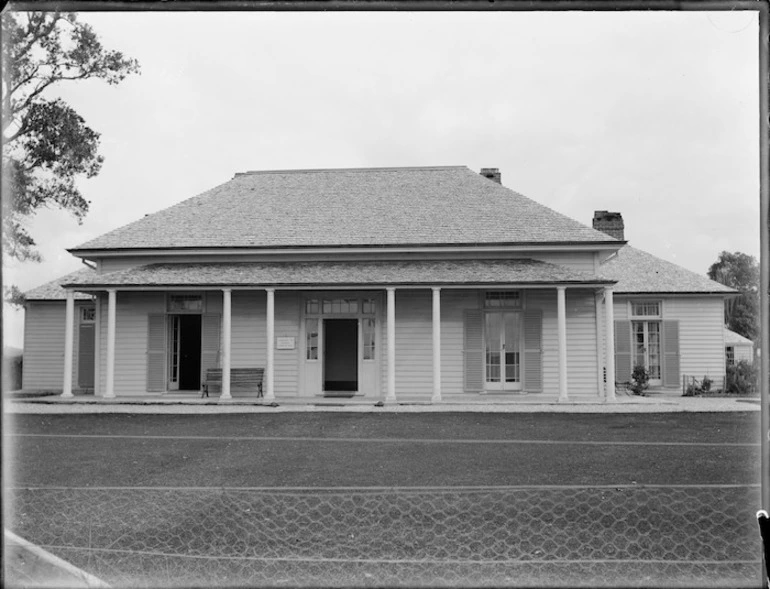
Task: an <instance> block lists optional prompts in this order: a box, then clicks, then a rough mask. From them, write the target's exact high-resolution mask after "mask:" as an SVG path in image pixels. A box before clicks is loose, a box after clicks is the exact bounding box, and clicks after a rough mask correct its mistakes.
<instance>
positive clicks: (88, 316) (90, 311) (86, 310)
mask: <svg viewBox="0 0 770 589" xmlns="http://www.w3.org/2000/svg"><path fill="white" fill-rule="evenodd" d="M80 318H81V320H82V321H84V322H88V323H90V322H91V321H95V320H96V309H95V308H94V307H83V308H82V309H81V310H80Z"/></svg>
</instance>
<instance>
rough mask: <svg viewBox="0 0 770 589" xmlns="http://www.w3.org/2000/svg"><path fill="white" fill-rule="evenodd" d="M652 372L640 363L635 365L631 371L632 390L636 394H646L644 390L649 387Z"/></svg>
mask: <svg viewBox="0 0 770 589" xmlns="http://www.w3.org/2000/svg"><path fill="white" fill-rule="evenodd" d="M649 380H650V374H649V372H647V369H646V368H645V367H644V366H641V365H640V364H637V365H636V366H634V371H633V372H632V373H631V390H632V391H633V392H634V394H635V395H644V391H646V390H647V387H649V386H650V385H649Z"/></svg>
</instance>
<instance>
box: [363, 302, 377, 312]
mask: <svg viewBox="0 0 770 589" xmlns="http://www.w3.org/2000/svg"><path fill="white" fill-rule="evenodd" d="M361 307H362V308H361V312H362V313H364V314H366V315H373V314H374V313H375V312H376V311H377V306H376V303H375V302H374V299H364V300H363V301H362V302H361Z"/></svg>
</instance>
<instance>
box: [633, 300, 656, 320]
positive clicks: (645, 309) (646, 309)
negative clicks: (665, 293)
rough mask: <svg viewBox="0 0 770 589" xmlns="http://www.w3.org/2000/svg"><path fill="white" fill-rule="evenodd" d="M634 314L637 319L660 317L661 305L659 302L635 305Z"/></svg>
mask: <svg viewBox="0 0 770 589" xmlns="http://www.w3.org/2000/svg"><path fill="white" fill-rule="evenodd" d="M633 313H634V315H635V316H637V317H659V316H660V303H659V302H652V303H650V302H647V303H634V305H633Z"/></svg>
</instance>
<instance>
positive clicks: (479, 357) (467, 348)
mask: <svg viewBox="0 0 770 589" xmlns="http://www.w3.org/2000/svg"><path fill="white" fill-rule="evenodd" d="M463 333H464V339H463V356H464V358H465V366H464V371H463V374H464V389H465V390H466V391H472V392H475V393H478V392H479V391H481V390H483V389H484V374H483V372H484V364H483V354H482V333H481V311H480V310H478V309H467V310H466V311H465V313H464V317H463Z"/></svg>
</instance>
